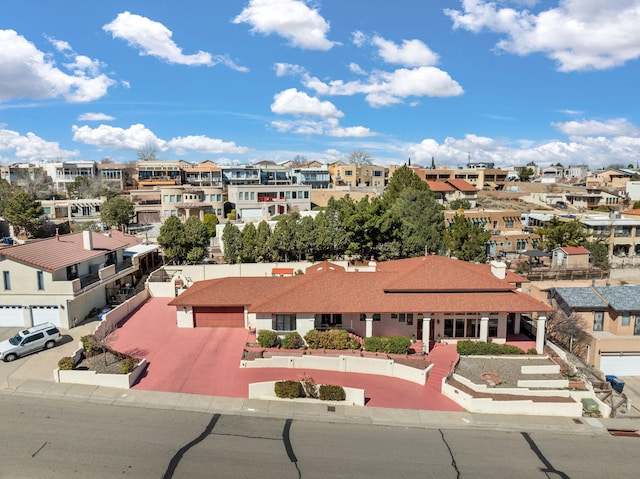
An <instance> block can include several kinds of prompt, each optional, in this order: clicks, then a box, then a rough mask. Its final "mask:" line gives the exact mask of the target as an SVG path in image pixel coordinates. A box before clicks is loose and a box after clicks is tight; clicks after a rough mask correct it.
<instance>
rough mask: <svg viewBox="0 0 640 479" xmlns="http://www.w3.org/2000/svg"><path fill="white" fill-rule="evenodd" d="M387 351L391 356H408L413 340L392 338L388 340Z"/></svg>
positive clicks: (400, 337) (402, 337)
mask: <svg viewBox="0 0 640 479" xmlns="http://www.w3.org/2000/svg"><path fill="white" fill-rule="evenodd" d="M386 339H387V341H386V343H387V344H386V345H385V351H386V352H387V353H389V354H407V353H408V352H409V348H410V347H411V339H409V338H407V337H406V336H391V337H390V338H386Z"/></svg>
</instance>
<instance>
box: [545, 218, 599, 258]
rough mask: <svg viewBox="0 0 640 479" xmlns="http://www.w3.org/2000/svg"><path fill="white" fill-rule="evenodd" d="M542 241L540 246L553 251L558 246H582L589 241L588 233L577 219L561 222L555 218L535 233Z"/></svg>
mask: <svg viewBox="0 0 640 479" xmlns="http://www.w3.org/2000/svg"><path fill="white" fill-rule="evenodd" d="M534 232H535V233H536V234H538V235H540V237H541V238H542V240H541V241H540V243H539V245H540V247H541V248H543V249H548V250H552V249H553V248H555V247H557V246H581V245H583V244H584V243H585V241H586V240H587V233H586V232H585V231H584V228H583V226H582V223H580V221H578V220H577V219H575V220H572V221H561V220H560V218H558V217H557V216H554V217H553V218H551V220H549V221H548V222H547V223H546V224H545V225H544V226H542V227H541V228H536V230H535V231H534Z"/></svg>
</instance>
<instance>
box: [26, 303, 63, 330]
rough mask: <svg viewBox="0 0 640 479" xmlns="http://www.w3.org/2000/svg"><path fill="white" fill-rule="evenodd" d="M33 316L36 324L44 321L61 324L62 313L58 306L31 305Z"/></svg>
mask: <svg viewBox="0 0 640 479" xmlns="http://www.w3.org/2000/svg"><path fill="white" fill-rule="evenodd" d="M31 318H32V320H33V324H34V326H35V325H36V324H42V323H53V324H54V325H56V326H60V313H59V310H58V307H57V306H31Z"/></svg>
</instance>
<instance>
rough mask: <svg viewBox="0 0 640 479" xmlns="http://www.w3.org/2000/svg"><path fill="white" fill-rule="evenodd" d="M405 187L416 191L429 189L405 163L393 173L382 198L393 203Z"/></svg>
mask: <svg viewBox="0 0 640 479" xmlns="http://www.w3.org/2000/svg"><path fill="white" fill-rule="evenodd" d="M405 188H413V189H415V190H418V191H426V190H428V189H429V187H428V186H427V183H426V182H424V181H422V180H421V179H420V177H419V176H418V175H416V174H415V173H414V171H413V170H412V169H411V168H409V167H408V166H406V165H405V166H402V167H400V168H398V169H397V170H396V171H395V172H394V173H393V176H392V177H391V179H390V180H389V184H388V185H387V188H386V189H385V190H384V194H383V198H384V199H385V200H386V201H387V202H388V203H389V204H393V202H394V201H395V200H397V199H398V197H399V196H400V193H401V192H402V190H404V189H405Z"/></svg>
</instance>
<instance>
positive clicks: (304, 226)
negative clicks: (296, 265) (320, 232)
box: [294, 216, 316, 261]
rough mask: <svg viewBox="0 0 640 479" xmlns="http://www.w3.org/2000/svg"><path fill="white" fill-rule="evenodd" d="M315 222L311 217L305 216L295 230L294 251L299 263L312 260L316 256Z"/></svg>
mask: <svg viewBox="0 0 640 479" xmlns="http://www.w3.org/2000/svg"><path fill="white" fill-rule="evenodd" d="M315 236H316V235H315V230H314V222H313V218H312V217H311V216H305V217H304V218H302V219H301V220H300V222H299V223H298V225H297V227H296V229H295V238H294V249H295V254H296V255H297V257H298V261H302V259H307V260H311V259H313V258H314V256H315V249H316V238H315Z"/></svg>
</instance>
